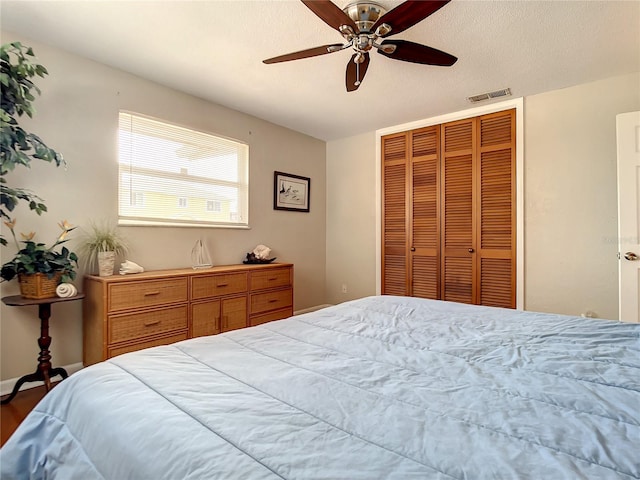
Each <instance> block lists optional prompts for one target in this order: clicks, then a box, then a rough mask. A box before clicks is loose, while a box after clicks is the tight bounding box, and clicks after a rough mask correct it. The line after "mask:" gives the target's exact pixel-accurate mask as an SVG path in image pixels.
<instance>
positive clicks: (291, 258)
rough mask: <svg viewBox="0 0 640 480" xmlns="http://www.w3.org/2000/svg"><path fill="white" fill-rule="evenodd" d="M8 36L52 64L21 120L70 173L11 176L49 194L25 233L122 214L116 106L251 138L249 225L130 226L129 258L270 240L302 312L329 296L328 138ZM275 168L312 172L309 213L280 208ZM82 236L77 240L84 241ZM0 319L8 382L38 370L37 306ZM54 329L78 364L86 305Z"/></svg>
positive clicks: (181, 259)
mask: <svg viewBox="0 0 640 480" xmlns="http://www.w3.org/2000/svg"><path fill="white" fill-rule="evenodd" d="M1 40H2V43H6V42H8V41H14V40H22V41H23V43H25V44H27V45H29V46H32V47H33V48H34V50H35V53H36V55H37V57H38V60H39V62H40V63H42V64H43V65H45V66H46V67H47V69H48V70H49V76H48V77H46V78H45V79H40V80H39V81H38V82H37V85H38V86H39V87H40V88H41V90H42V95H41V96H40V97H39V98H38V99H37V100H36V102H35V107H36V110H37V113H36V115H35V118H34V120H33V121H25V122H24V126H25V128H26V129H27V130H28V131H33V132H34V133H36V134H38V135H40V136H41V137H42V138H43V140H44V141H45V142H46V143H47V144H48V145H49V146H51V147H53V148H55V149H56V150H58V151H60V152H61V153H63V155H64V156H65V158H66V160H67V163H68V167H67V168H66V169H63V168H55V167H54V166H52V165H50V164H47V163H43V162H38V161H34V162H33V164H32V168H31V169H28V170H27V169H24V168H23V169H18V170H16V171H15V172H14V173H12V174H10V175H8V176H7V179H8V180H9V182H10V184H11V185H16V186H19V185H21V186H24V187H27V188H29V189H32V190H33V191H34V192H36V193H37V194H38V195H39V196H41V197H42V198H44V199H45V200H46V204H47V207H48V209H49V211H48V213H46V214H44V215H43V216H42V217H38V216H37V215H36V214H35V213H32V212H29V211H28V210H27V209H26V208H22V207H21V208H20V209H18V210H17V211H16V216H17V218H18V224H17V227H16V229H17V231H18V232H21V231H22V232H29V231H32V230H33V231H36V232H37V234H38V236H37V239H39V240H40V241H44V242H51V241H52V240H53V239H54V238H55V236H56V235H57V234H58V233H59V230H58V227H57V222H58V221H60V220H61V219H67V220H68V221H69V222H70V223H72V224H74V225H79V226H85V227H86V226H88V225H89V223H90V221H91V220H102V219H108V218H111V219H113V218H115V216H116V215H117V163H116V158H117V157H116V155H117V126H118V111H119V109H125V110H130V111H133V112H139V113H142V114H145V115H150V116H153V117H157V118H161V119H165V120H168V121H170V122H174V123H177V124H181V125H185V126H188V127H193V128H195V129H200V130H204V131H208V132H213V133H216V134H220V135H223V136H227V137H231V138H235V139H238V140H240V141H243V142H246V143H248V144H249V146H250V185H251V195H250V202H249V207H250V213H249V215H250V225H251V229H250V230H234V229H202V228H153V227H126V228H122V232H123V233H124V235H125V236H126V237H127V238H128V239H129V241H130V243H131V245H132V249H131V253H130V255H129V256H128V258H129V259H130V260H133V261H135V262H137V263H139V264H141V265H143V266H144V267H145V268H147V269H159V268H173V267H184V266H189V265H190V264H191V263H190V262H191V256H190V253H191V249H192V247H193V245H194V243H195V241H196V240H197V239H199V238H202V239H203V240H204V241H205V242H206V244H207V246H208V248H209V250H210V252H211V255H212V257H213V258H212V259H213V261H214V263H216V264H219V265H222V264H232V263H240V262H241V261H242V260H243V259H244V257H245V255H246V253H247V252H249V251H251V250H252V249H253V248H254V247H255V246H256V245H257V244H260V243H263V244H265V245H268V246H269V247H271V248H272V249H273V252H272V254H273V255H274V256H276V257H278V260H279V261H283V262H292V263H294V264H295V308H296V309H302V308H306V307H310V306H313V305H318V304H322V303H324V302H325V291H324V289H325V278H324V277H325V251H326V248H325V219H326V211H325V208H326V207H325V205H326V198H325V192H326V186H325V176H326V166H325V156H326V145H325V142H323V141H320V140H317V139H314V138H311V137H308V136H306V135H302V134H300V133H297V132H294V131H292V130H288V129H285V128H282V127H279V126H276V125H274V124H271V123H268V122H265V121H263V120H260V119H258V118H255V117H251V116H248V115H245V114H242V113H239V112H236V111H232V110H229V109H226V108H223V107H220V106H218V105H214V104H211V103H208V102H205V101H203V100H202V99H199V98H195V97H192V96H189V95H186V94H184V93H180V92H177V91H174V90H171V89H169V88H166V87H163V86H160V85H157V84H154V83H151V82H149V81H146V80H143V79H141V78H138V77H135V76H132V75H129V74H126V73H124V72H121V71H118V70H114V69H111V68H108V67H106V66H103V65H100V64H97V63H94V62H90V61H87V60H84V59H81V58H79V57H77V56H73V55H70V54H66V53H64V52H62V51H60V50H56V49H53V48H50V47H48V46H45V45H42V44H39V43H37V42H33V41H30V40H28V39H24V38H19V37H18V36H16V35H12V34H9V33H7V32H3V34H2V39H1ZM27 120H28V119H27ZM274 170H278V171H284V172H287V173H293V174H297V175H303V176H306V177H310V178H311V198H310V200H311V201H310V207H311V212H310V213H300V212H286V211H275V210H273V172H274ZM3 228H4V226H3ZM3 232H4V233H5V234H7V233H9V232H7V231H6V228H5V229H4V230H3ZM76 233H77V232H73V234H72V239H73V241H72V242H70V246H71V247H73V246H74V245H76V246H77V243H74V242H76V241H77V238H78V235H75V234H76ZM12 254H13V249H10V248H2V249H0V255H1V259H2V262H3V263H4V262H5V261H7V260H8V259H9V258H10V257H11V256H12ZM81 274H82V272H81ZM79 278H81V275H79ZM76 283H77V284H78V285H79V284H80V283H81V282H80V281H77V282H76ZM0 288H1V290H2V291H1V294H2V296H6V295H14V294H17V293H18V286H17V282H16V281H12V282H9V283H6V282H4V283H2V284H0ZM1 316H2V320H1V324H0V334H1V335H0V336H1V339H0V349H1V350H0V361H1V376H0V378H1V379H2V380H7V379H10V378H15V377H19V376H22V375H24V374H26V373H30V372H31V371H33V370H34V369H35V367H36V359H37V356H38V347H37V343H36V339H37V337H38V336H39V330H38V329H39V322H38V321H37V310H36V308H35V307H24V308H22V307H21V308H18V307H7V306H5V305H4V304H2V306H1ZM51 335H52V337H53V342H52V345H51V352H52V355H53V362H54V364H55V365H69V364H74V363H77V362H80V361H81V359H82V314H81V304H80V302H75V303H73V304H60V305H54V306H53V309H52V320H51Z"/></svg>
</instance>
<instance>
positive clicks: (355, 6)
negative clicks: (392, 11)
mask: <svg viewBox="0 0 640 480" xmlns="http://www.w3.org/2000/svg"><path fill="white" fill-rule="evenodd" d="M342 11H343V12H344V13H346V14H347V15H348V16H349V17H350V18H351V20H353V21H354V22H355V24H356V25H357V26H358V29H359V30H360V31H361V32H371V27H373V25H374V24H375V23H376V22H377V21H378V19H379V18H380V17H382V16H383V15H384V14H385V13H387V10H386V9H385V8H384V7H383V6H382V5H380V4H378V3H375V2H352V3H350V4H349V5H347V6H346V7H344V8H343V9H342Z"/></svg>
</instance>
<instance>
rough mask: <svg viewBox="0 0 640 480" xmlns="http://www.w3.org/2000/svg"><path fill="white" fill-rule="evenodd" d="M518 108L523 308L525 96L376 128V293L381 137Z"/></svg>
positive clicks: (519, 293)
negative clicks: (379, 128)
mask: <svg viewBox="0 0 640 480" xmlns="http://www.w3.org/2000/svg"><path fill="white" fill-rule="evenodd" d="M509 109H515V111H516V118H515V122H516V132H515V133H516V161H515V170H516V176H515V182H516V185H515V188H516V191H515V196H516V208H515V215H516V240H515V242H516V263H515V269H516V276H515V278H516V308H517V309H519V310H522V309H524V288H525V285H524V192H523V189H524V175H523V172H524V124H523V122H524V100H523V98H515V99H511V100H507V101H504V102H499V103H494V104H490V105H485V106H482V107H476V108H471V109H468V110H463V111H459V112H454V113H451V114H447V115H441V116H438V117H432V118H427V119H424V120H418V121H415V122H411V123H406V124H402V125H396V126H393V127H389V128H384V129H381V130H377V131H376V293H377V294H380V293H381V291H382V277H381V266H382V265H381V264H382V262H381V244H382V241H381V232H382V215H381V198H382V193H381V188H382V175H381V168H382V167H381V158H382V155H381V146H380V145H381V138H382V137H383V136H385V135H390V134H393V133H399V132H403V131H408V130H415V129H419V128H423V127H428V126H431V125H438V124H443V123H448V122H452V121H456V120H462V119H466V118H472V117H478V116H481V115H485V114H489V113H495V112H500V111H503V110H509Z"/></svg>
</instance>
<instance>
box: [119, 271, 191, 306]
mask: <svg viewBox="0 0 640 480" xmlns="http://www.w3.org/2000/svg"><path fill="white" fill-rule="evenodd" d="M187 286H188V281H187V278H186V277H184V278H173V279H166V280H145V281H141V282H123V283H118V284H114V285H110V286H109V305H108V308H109V312H116V311H120V310H128V309H131V308H141V307H153V306H156V305H165V304H169V303H178V302H186V301H188V298H189V296H188V288H187Z"/></svg>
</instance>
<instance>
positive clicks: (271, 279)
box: [269, 277, 278, 282]
mask: <svg viewBox="0 0 640 480" xmlns="http://www.w3.org/2000/svg"><path fill="white" fill-rule="evenodd" d="M277 279H278V277H273V278H270V279H269V281H270V282H273V281H275V280H277Z"/></svg>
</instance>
